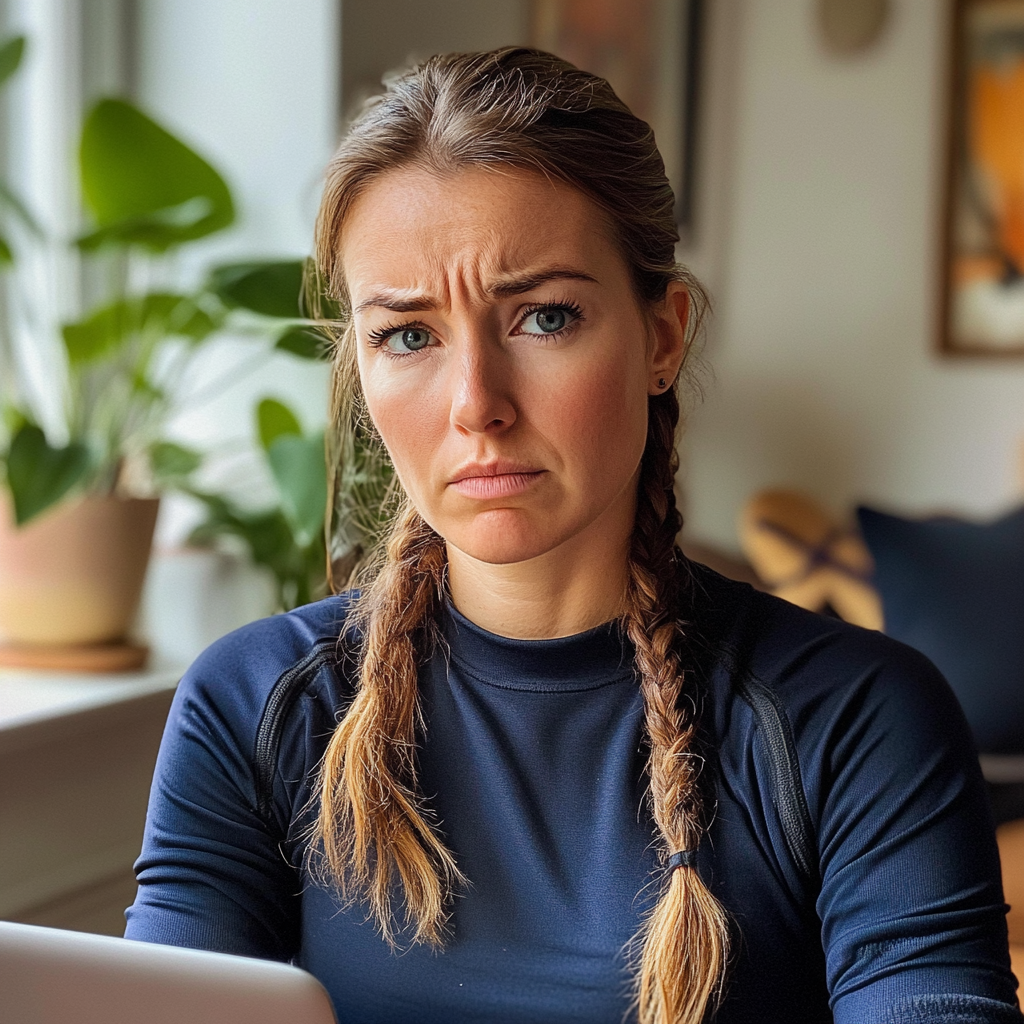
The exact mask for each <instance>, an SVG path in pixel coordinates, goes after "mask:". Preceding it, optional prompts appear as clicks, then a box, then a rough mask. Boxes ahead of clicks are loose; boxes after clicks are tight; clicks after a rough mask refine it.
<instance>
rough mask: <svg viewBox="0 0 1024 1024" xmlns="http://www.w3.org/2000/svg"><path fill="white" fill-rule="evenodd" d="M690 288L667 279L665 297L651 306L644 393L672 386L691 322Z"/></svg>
mask: <svg viewBox="0 0 1024 1024" xmlns="http://www.w3.org/2000/svg"><path fill="white" fill-rule="evenodd" d="M690 303H691V299H690V290H689V289H688V288H687V287H686V285H685V284H683V282H682V281H670V282H669V286H668V288H667V290H666V292H665V298H664V299H663V300H662V302H661V303H659V304H658V306H656V307H655V309H654V322H653V332H652V333H653V338H652V342H653V344H652V345H651V348H650V351H649V353H648V362H647V367H648V376H649V380H648V384H647V393H648V394H650V395H660V394H661V393H662V392H663V391H665V390H666V388H665V387H662V386H661V385H659V383H658V381H659V380H664V381H665V382H666V385H667V386H671V385H672V384H673V383H674V382H675V379H676V377H677V376H678V374H679V368H680V367H681V366H682V365H683V360H684V359H685V358H686V349H687V334H688V327H689V323H690Z"/></svg>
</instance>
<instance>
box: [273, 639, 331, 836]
mask: <svg viewBox="0 0 1024 1024" xmlns="http://www.w3.org/2000/svg"><path fill="white" fill-rule="evenodd" d="M337 645H338V640H337V638H336V637H332V638H330V639H324V640H317V641H316V643H315V644H314V645H313V647H312V649H311V650H310V652H309V653H308V654H307V655H306V656H305V657H304V658H303V659H302V660H301V661H299V662H297V663H296V664H295V665H292V667H291V668H289V669H288V670H287V671H286V672H284V673H282V674H281V676H280V677H279V678H278V680H277V682H276V683H274V687H273V689H272V690H271V691H270V696H269V697H268V698H267V703H266V705H265V706H264V708H263V715H262V716H261V718H260V725H259V729H257V731H256V745H255V749H254V752H253V754H254V756H253V760H254V768H255V773H254V774H255V786H256V810H257V811H258V813H259V815H260V817H261V818H263V820H264V821H265V822H266V823H267V825H268V826H270V825H271V824H272V816H271V809H272V806H273V798H274V773H275V772H276V771H277V755H278V750H279V749H280V746H281V731H282V729H283V728H284V722H285V719H286V718H287V717H288V712H289V711H290V710H291V709H292V707H293V705H294V704H295V701H296V699H297V698H298V696H299V694H300V693H301V692H302V690H303V688H304V687H305V686H306V684H307V683H308V682H309V681H310V680H311V679H312V678H313V677H314V676H315V675H316V674H317V672H319V671H320V669H321V668H323V666H324V665H326V664H328V663H329V662H332V661H333V660H334V657H335V649H336V648H337Z"/></svg>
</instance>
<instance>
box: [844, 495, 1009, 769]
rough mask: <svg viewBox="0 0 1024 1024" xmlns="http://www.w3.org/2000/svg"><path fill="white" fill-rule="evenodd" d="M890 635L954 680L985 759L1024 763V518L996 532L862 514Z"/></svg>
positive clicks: (998, 524)
mask: <svg viewBox="0 0 1024 1024" xmlns="http://www.w3.org/2000/svg"><path fill="white" fill-rule="evenodd" d="M857 518H858V519H859V521H860V527H861V530H862V532H863V534H864V540H865V541H866V542H867V545H868V548H870V550H871V554H872V556H873V557H874V560H875V585H876V586H877V587H878V590H879V593H880V594H881V597H882V608H883V612H884V615H885V631H886V633H888V634H889V635H890V636H892V637H895V638H896V639H897V640H902V641H903V642H904V643H907V644H910V645H911V646H912V647H916V648H917V649H918V650H919V651H922V652H923V653H924V654H926V655H927V656H928V657H929V658H931V660H932V661H933V662H935V664H936V665H937V666H938V667H939V669H940V670H941V671H942V672H943V674H944V675H945V676H946V678H947V679H948V680H949V682H950V685H951V686H952V687H953V689H954V691H955V692H956V695H957V697H959V699H960V703H961V704H962V705H963V709H964V713H965V714H966V715H967V720H968V721H969V722H970V724H971V728H972V729H973V731H974V737H975V740H976V741H977V744H978V748H979V750H980V751H982V752H983V753H1024V508H1022V509H1019V510H1018V511H1016V512H1013V513H1011V514H1010V515H1007V516H1005V517H1004V518H1002V519H998V520H996V521H995V522H993V523H986V524H982V523H970V522H964V521H962V520H959V519H953V518H949V517H937V518H934V519H924V520H912V519H901V518H900V517H898V516H893V515H888V514H886V513H884V512H877V511H875V510H874V509H870V508H863V507H862V508H859V509H857Z"/></svg>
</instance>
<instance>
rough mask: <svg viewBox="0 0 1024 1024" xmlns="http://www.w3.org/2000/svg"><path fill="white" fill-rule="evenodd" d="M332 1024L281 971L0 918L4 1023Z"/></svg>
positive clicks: (324, 1007) (313, 984)
mask: <svg viewBox="0 0 1024 1024" xmlns="http://www.w3.org/2000/svg"><path fill="white" fill-rule="evenodd" d="M70 1022H74V1024H335V1017H334V1012H333V1010H332V1008H331V1002H330V999H329V998H328V996H327V993H326V992H325V991H324V989H323V987H322V986H321V985H320V983H319V982H318V981H317V980H316V979H315V978H314V977H313V976H312V975H311V974H307V973H306V972H305V971H302V970H300V969H299V968H298V967H291V966H289V965H287V964H280V963H271V962H269V961H266V960H250V959H248V958H246V957H239V956H228V955H226V954H223V953H206V952H202V951H199V950H193V949H181V948H178V947H175V946H158V945H155V944H153V943H148V942H133V941H131V940H128V939H116V938H111V937H109V936H102V935H87V934H85V933H83V932H68V931H62V930H60V929H57V928H39V927H36V926H34V925H23V924H12V923H10V922H6V921H0V1024H70Z"/></svg>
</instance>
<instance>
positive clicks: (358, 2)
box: [340, 0, 527, 113]
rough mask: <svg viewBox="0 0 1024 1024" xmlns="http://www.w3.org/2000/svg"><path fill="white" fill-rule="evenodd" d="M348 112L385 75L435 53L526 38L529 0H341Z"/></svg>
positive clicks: (488, 48) (346, 108) (377, 89)
mask: <svg viewBox="0 0 1024 1024" xmlns="http://www.w3.org/2000/svg"><path fill="white" fill-rule="evenodd" d="M340 3H341V7H342V11H343V14H342V19H343V20H342V45H343V54H344V58H343V62H342V76H343V82H344V90H343V91H344V100H343V102H344V106H345V113H351V111H352V106H353V104H354V103H357V102H358V101H360V100H362V99H364V98H365V97H366V96H368V95H370V94H371V93H374V92H378V91H379V87H380V79H381V75H382V74H383V73H384V72H386V71H393V70H395V69H397V68H401V67H404V66H406V65H408V64H409V63H411V62H413V61H417V60H422V59H424V58H426V57H429V56H431V55H432V54H435V53H443V52H448V51H455V50H464V51H465V50H491V49H494V48H496V47H498V46H509V45H513V44H520V43H523V42H525V40H526V33H527V25H526V0H340Z"/></svg>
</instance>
